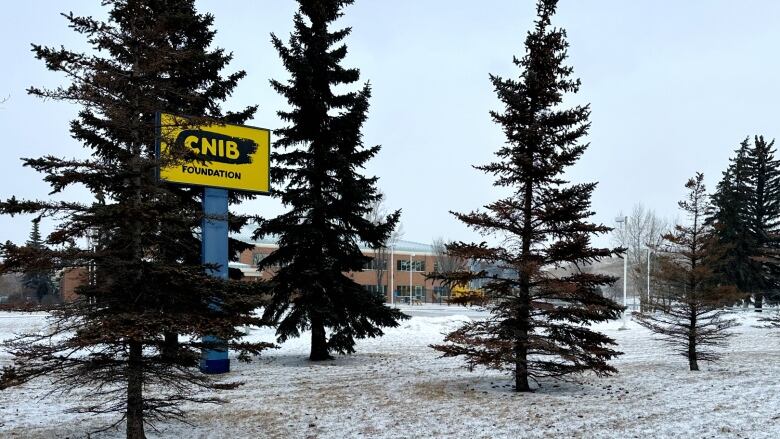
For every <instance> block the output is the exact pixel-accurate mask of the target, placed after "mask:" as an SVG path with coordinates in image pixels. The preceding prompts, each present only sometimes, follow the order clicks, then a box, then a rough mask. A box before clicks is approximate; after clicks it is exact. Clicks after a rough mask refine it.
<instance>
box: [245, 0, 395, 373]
mask: <svg viewBox="0 0 780 439" xmlns="http://www.w3.org/2000/svg"><path fill="white" fill-rule="evenodd" d="M350 4H352V0H299V1H298V11H297V13H296V14H295V17H294V23H295V30H294V32H293V33H292V35H291V37H290V41H289V44H288V45H285V44H284V43H283V42H282V41H281V40H280V39H279V38H277V37H276V36H275V35H272V42H273V44H274V46H275V47H276V50H277V51H278V52H279V56H280V57H281V59H282V62H283V64H284V66H285V68H286V69H287V70H288V71H289V72H290V79H289V80H288V81H286V82H284V83H283V82H280V81H275V80H273V81H271V84H272V86H273V87H274V89H276V91H278V92H279V93H280V94H281V95H282V96H284V97H285V98H286V99H287V102H288V103H289V105H290V107H291V108H290V110H288V111H280V112H279V113H278V114H279V116H280V117H281V118H282V120H284V121H285V122H287V123H288V124H289V125H288V126H286V127H284V128H282V129H279V130H277V131H276V134H277V135H278V136H279V138H278V140H277V141H276V144H275V145H276V147H277V149H280V151H279V152H274V153H273V155H272V161H273V163H274V168H273V169H272V179H273V181H274V183H275V184H277V185H278V187H279V189H278V190H277V192H276V194H275V195H276V196H277V197H278V198H279V199H280V200H281V201H282V203H283V204H284V205H285V206H286V207H288V208H289V210H288V211H287V212H286V213H284V214H282V215H280V216H278V217H276V218H273V219H260V220H259V226H258V229H257V230H256V231H255V234H254V235H255V236H254V237H255V238H258V237H261V236H265V235H272V236H275V237H277V238H278V244H279V247H278V249H277V250H275V251H274V252H272V253H271V254H270V255H269V256H268V257H267V258H265V259H263V261H262V263H261V264H260V268H265V267H274V266H277V267H279V268H278V269H276V272H275V274H274V277H273V279H272V280H271V281H270V289H271V293H272V294H271V300H270V303H269V304H268V305H267V307H266V309H265V313H264V316H265V317H266V318H267V319H268V320H269V321H274V322H278V328H277V337H278V340H279V341H280V342H283V341H285V340H286V339H288V338H290V337H297V336H299V335H300V331H302V330H306V329H311V353H310V356H309V358H310V359H311V360H312V361H319V360H325V359H329V358H331V355H330V354H331V353H333V352H335V353H340V354H345V353H352V352H354V345H355V339H356V338H364V337H377V336H381V335H382V334H383V333H382V329H381V328H382V327H395V326H397V325H398V320H400V319H402V318H404V315H403V314H402V313H401V312H400V311H398V310H397V309H392V308H389V307H388V306H386V305H385V297H384V294H382V293H381V292H369V291H366V290H365V289H364V288H363V287H362V286H361V285H359V284H357V283H356V282H354V281H353V280H352V279H350V278H349V277H348V276H346V275H345V273H346V272H349V271H357V270H360V269H362V267H363V265H364V264H365V263H366V262H367V261H369V258H367V257H366V256H364V255H363V254H362V253H361V251H360V248H359V246H358V245H359V243H360V242H362V243H365V244H366V245H368V246H369V247H372V248H376V247H379V246H381V245H383V244H384V243H385V242H386V241H387V239H388V237H389V236H390V234H391V232H392V231H393V229H394V227H395V226H396V223H397V222H398V218H399V215H400V211H396V212H394V213H392V214H390V215H388V216H387V217H385V218H384V219H383V220H382V221H377V222H375V223H372V222H371V221H369V220H368V219H367V218H366V214H367V213H368V212H369V210H370V209H371V207H372V205H374V204H376V202H377V201H378V200H379V199H380V198H381V194H380V193H379V192H378V191H377V187H376V184H377V178H376V177H367V176H364V175H362V174H361V172H360V171H361V169H362V168H363V167H364V165H365V163H366V162H367V161H368V160H369V159H371V158H372V157H374V156H375V155H376V153H377V152H378V151H379V146H373V147H365V146H364V145H363V142H362V139H361V137H362V134H361V128H362V126H363V123H364V122H365V120H366V117H367V113H368V100H369V98H370V95H371V88H370V86H369V85H368V84H365V85H364V86H363V87H362V89H360V90H357V91H352V92H343V93H342V92H340V91H337V88H341V87H343V86H346V85H349V84H354V83H355V82H356V81H358V79H359V71H358V70H357V69H355V68H346V67H343V66H342V65H341V62H342V61H343V60H344V58H345V56H346V54H347V47H346V45H344V44H341V45H338V44H339V43H340V42H341V41H342V40H343V39H344V38H345V37H346V36H347V35H349V33H350V29H348V28H347V29H339V30H331V29H330V28H331V25H332V24H333V22H334V21H336V20H337V19H338V18H339V17H340V16H341V15H342V8H344V7H345V6H348V5H350ZM326 330H330V335H329V336H328V334H327V333H326Z"/></svg>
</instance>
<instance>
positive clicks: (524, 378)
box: [515, 343, 531, 392]
mask: <svg viewBox="0 0 780 439" xmlns="http://www.w3.org/2000/svg"><path fill="white" fill-rule="evenodd" d="M515 355H516V357H515V392H530V391H531V386H530V385H528V367H527V366H528V350H527V349H526V346H525V344H521V343H517V344H516V345H515Z"/></svg>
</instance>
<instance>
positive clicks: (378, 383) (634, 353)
mask: <svg viewBox="0 0 780 439" xmlns="http://www.w3.org/2000/svg"><path fill="white" fill-rule="evenodd" d="M404 311H406V312H408V313H409V314H411V315H412V316H413V317H412V318H411V319H410V320H407V321H405V322H403V323H402V324H401V327H399V328H395V329H389V330H387V331H386V335H385V336H384V337H382V338H380V339H373V340H363V341H360V342H359V343H358V346H357V351H358V352H357V354H355V355H352V356H346V357H339V358H337V359H336V360H334V361H330V362H326V363H321V364H312V363H309V362H308V361H307V360H306V355H307V353H308V345H307V343H308V341H309V339H308V334H307V335H306V336H304V337H303V338H301V339H296V340H291V341H289V342H287V343H285V344H284V345H283V346H282V347H281V349H279V350H272V351H267V353H266V354H264V355H263V356H262V357H261V358H259V359H257V360H256V361H254V362H252V363H250V364H238V363H233V371H232V372H231V373H230V374H228V376H226V377H225V379H226V380H230V381H243V382H245V385H243V386H242V387H240V388H239V389H238V390H234V391H230V392H225V393H224V394H223V395H224V396H225V397H226V398H229V399H230V402H229V403H227V404H224V405H222V406H201V405H193V406H191V407H188V409H189V410H190V413H191V418H190V419H191V421H192V422H193V423H194V425H192V426H188V425H183V424H162V425H159V426H158V428H159V429H160V431H159V432H154V431H153V430H151V429H148V431H147V433H148V434H149V436H150V437H182V438H184V437H186V438H234V437H235V438H242V437H249V438H352V437H368V438H429V437H436V438H441V437H454V438H510V437H511V438H520V437H522V438H536V437H583V438H591V437H597V438H598V437H610V438H612V437H620V438H623V437H639V438H647V437H653V438H658V437H681V438H687V437H697V438H699V437H723V438H737V437H749V438H764V437H766V438H770V437H772V438H774V437H780V332H778V331H773V330H769V329H762V328H758V327H757V325H758V323H757V320H756V316H755V315H753V314H754V313H749V312H740V313H737V314H736V316H737V317H738V318H739V320H740V322H741V323H742V326H740V327H739V328H737V329H736V330H735V332H736V333H737V335H736V336H735V337H734V338H733V339H732V343H731V345H730V347H729V348H728V350H727V352H726V353H725V358H724V360H723V361H722V362H721V363H718V364H715V365H709V364H702V369H703V370H702V371H700V372H689V371H688V370H687V360H685V358H683V357H678V356H674V355H672V354H670V353H669V351H668V349H667V348H666V347H665V346H664V345H663V344H662V343H660V342H659V341H657V340H655V339H654V337H653V336H652V334H650V333H649V332H648V331H647V330H645V329H644V328H641V327H639V326H638V325H636V324H634V323H633V322H629V324H628V327H629V330H627V331H620V330H618V328H619V327H620V326H621V324H620V322H609V323H606V324H602V325H599V326H598V329H599V330H601V331H604V332H605V333H607V334H609V335H610V336H612V337H614V338H616V339H617V340H618V342H619V343H620V349H621V350H622V351H623V352H625V355H623V356H621V357H620V358H619V359H618V360H616V361H615V362H614V364H615V365H616V367H617V368H618V370H619V371H620V373H619V374H618V375H616V376H613V377H609V378H597V377H594V376H591V375H584V376H581V377H579V378H578V382H576V383H556V382H552V381H550V382H543V383H542V387H541V388H540V389H538V390H537V391H536V392H535V393H533V394H516V393H514V392H512V391H511V385H512V380H511V377H509V376H508V375H504V374H500V373H497V372H492V371H485V370H476V371H474V372H469V371H468V370H466V369H464V368H463V367H462V362H461V360H459V359H453V358H446V359H445V358H438V357H437V353H436V352H435V351H433V350H432V349H431V348H429V347H428V346H429V345H430V344H432V343H438V342H441V340H442V338H443V336H442V334H443V333H444V332H446V331H448V330H451V329H453V328H455V327H457V326H458V325H459V324H460V323H461V322H463V321H467V320H469V319H476V318H482V317H484V316H485V314H484V312H481V311H478V310H473V309H466V308H456V307H446V306H442V307H439V306H430V305H428V306H424V307H419V306H415V307H411V308H410V307H405V308H404ZM43 322H44V319H43V317H42V316H41V315H40V314H38V315H24V316H22V315H20V314H11V313H0V339H2V338H7V337H8V336H9V335H10V333H11V332H12V331H14V330H16V331H18V330H22V329H30V328H34V327H38V328H40V327H42V325H43V324H44V323H43ZM251 337H252V338H254V339H261V340H267V341H271V340H273V331H272V330H270V329H268V328H262V329H255V330H252V331H251ZM8 360H9V358H8V356H7V355H5V354H0V364H6V363H7V362H8ZM46 390H48V387H47V384H46V383H45V382H44V381H38V382H36V383H30V384H28V385H26V386H24V387H21V388H16V389H10V390H6V391H0V437H20V438H55V437H68V436H69V437H84V436H85V435H86V433H87V432H89V431H91V430H94V429H96V428H98V427H99V426H101V425H102V424H103V423H105V422H106V420H107V419H108V418H94V417H91V416H89V415H81V414H72V413H71V414H64V413H63V412H64V410H66V409H67V408H70V407H73V406H74V404H75V403H77V402H78V400H79V398H80V397H81V396H80V395H71V396H70V397H58V396H54V397H51V398H49V399H44V400H38V399H36V397H38V396H40V395H42V394H43V393H45V392H46ZM122 434H123V431H119V432H110V433H109V434H107V435H106V436H108V437H120V436H122Z"/></svg>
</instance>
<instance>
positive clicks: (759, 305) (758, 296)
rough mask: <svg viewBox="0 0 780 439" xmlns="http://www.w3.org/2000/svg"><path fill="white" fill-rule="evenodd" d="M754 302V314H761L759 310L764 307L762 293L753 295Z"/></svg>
mask: <svg viewBox="0 0 780 439" xmlns="http://www.w3.org/2000/svg"><path fill="white" fill-rule="evenodd" d="M754 297H755V301H756V309H755V311H756V312H762V311H763V310H762V309H761V308H763V307H764V293H755V294H754Z"/></svg>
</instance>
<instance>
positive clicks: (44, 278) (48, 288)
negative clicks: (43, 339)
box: [22, 218, 56, 303]
mask: <svg viewBox="0 0 780 439" xmlns="http://www.w3.org/2000/svg"><path fill="white" fill-rule="evenodd" d="M40 223H41V220H40V218H35V219H34V220H33V222H32V231H30V239H29V240H27V247H29V248H30V250H31V251H33V252H39V253H45V250H46V245H45V243H44V242H43V238H42V237H41V229H40ZM52 279H54V274H53V273H52V271H51V270H31V271H27V272H25V273H24V277H23V278H22V283H23V284H24V286H25V287H27V289H28V291H31V292H32V293H33V294H34V295H35V299H36V300H37V301H38V303H40V302H41V301H42V300H43V298H44V297H46V296H51V295H54V294H56V292H55V291H54V282H53V281H52Z"/></svg>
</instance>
